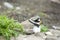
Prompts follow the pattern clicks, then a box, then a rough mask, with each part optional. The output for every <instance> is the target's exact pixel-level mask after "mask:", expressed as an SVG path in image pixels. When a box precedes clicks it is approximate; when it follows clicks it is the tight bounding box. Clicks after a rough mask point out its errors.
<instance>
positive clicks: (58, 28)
mask: <svg viewBox="0 0 60 40" xmlns="http://www.w3.org/2000/svg"><path fill="white" fill-rule="evenodd" d="M52 27H53V28H54V29H57V30H60V27H58V26H52Z"/></svg>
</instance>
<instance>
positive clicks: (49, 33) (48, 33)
mask: <svg viewBox="0 0 60 40" xmlns="http://www.w3.org/2000/svg"><path fill="white" fill-rule="evenodd" d="M45 34H47V35H53V34H52V33H51V32H46V33H45Z"/></svg>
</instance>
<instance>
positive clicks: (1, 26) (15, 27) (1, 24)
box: [0, 16, 23, 40]
mask: <svg viewBox="0 0 60 40" xmlns="http://www.w3.org/2000/svg"><path fill="white" fill-rule="evenodd" d="M19 33H23V26H22V25H21V24H20V23H18V22H16V21H15V20H14V19H9V18H8V17H6V16H0V35H1V36H3V37H5V38H6V40H10V37H12V36H14V37H16V36H18V34H19Z"/></svg>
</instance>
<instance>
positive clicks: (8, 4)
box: [4, 2, 13, 9]
mask: <svg viewBox="0 0 60 40" xmlns="http://www.w3.org/2000/svg"><path fill="white" fill-rule="evenodd" d="M4 6H5V7H7V8H10V9H13V5H12V4H10V3H8V2H4Z"/></svg>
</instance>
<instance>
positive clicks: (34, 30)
mask: <svg viewBox="0 0 60 40" xmlns="http://www.w3.org/2000/svg"><path fill="white" fill-rule="evenodd" d="M40 31H41V28H40V27H37V26H34V28H33V32H34V33H38V32H40Z"/></svg>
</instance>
